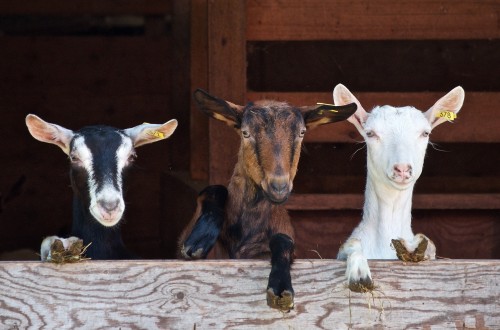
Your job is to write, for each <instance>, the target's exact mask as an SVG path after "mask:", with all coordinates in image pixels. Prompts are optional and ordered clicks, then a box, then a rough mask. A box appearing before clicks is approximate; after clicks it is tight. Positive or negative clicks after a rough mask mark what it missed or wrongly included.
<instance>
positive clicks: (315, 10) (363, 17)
mask: <svg viewBox="0 0 500 330" xmlns="http://www.w3.org/2000/svg"><path fill="white" fill-rule="evenodd" d="M499 11H500V3H499V2H498V1H460V2H457V1H454V0H424V1H412V0H381V1H376V2H373V1H370V0H353V1H351V0H336V1H324V0H309V1H302V0H290V1H287V2H286V5H285V4H284V3H283V2H282V1H280V0H269V1H266V2H262V1H258V0H249V1H248V16H247V19H248V31H247V38H248V39H249V40H270V41H272V40H276V41H282V40H387V39H393V40H397V39H428V40H430V39H492V38H499V37H500V25H499V24H498V19H499Z"/></svg>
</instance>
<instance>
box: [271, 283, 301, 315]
mask: <svg viewBox="0 0 500 330" xmlns="http://www.w3.org/2000/svg"><path fill="white" fill-rule="evenodd" d="M267 305H268V306H269V307H271V308H276V309H279V310H280V311H283V312H289V311H290V310H291V309H293V306H294V303H293V292H290V291H288V290H285V291H283V292H282V293H281V295H279V296H277V295H275V294H274V290H273V289H272V288H269V289H267Z"/></svg>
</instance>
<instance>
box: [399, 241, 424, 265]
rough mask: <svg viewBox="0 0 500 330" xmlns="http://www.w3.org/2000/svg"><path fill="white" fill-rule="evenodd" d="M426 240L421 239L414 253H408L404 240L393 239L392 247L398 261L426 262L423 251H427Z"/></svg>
mask: <svg viewBox="0 0 500 330" xmlns="http://www.w3.org/2000/svg"><path fill="white" fill-rule="evenodd" d="M428 242H429V241H428V240H427V239H425V238H422V240H421V241H420V243H419V244H418V246H417V248H416V249H415V251H413V252H410V251H408V249H407V248H406V246H405V242H404V240H399V239H393V240H392V246H393V247H394V249H395V250H396V255H397V256H398V259H399V260H401V261H404V262H421V261H424V260H426V259H427V258H426V256H425V251H426V250H427V244H428Z"/></svg>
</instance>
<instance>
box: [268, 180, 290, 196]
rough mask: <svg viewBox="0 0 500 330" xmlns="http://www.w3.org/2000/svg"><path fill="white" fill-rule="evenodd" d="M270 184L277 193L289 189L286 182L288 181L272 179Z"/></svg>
mask: <svg viewBox="0 0 500 330" xmlns="http://www.w3.org/2000/svg"><path fill="white" fill-rule="evenodd" d="M270 186H271V188H272V189H273V190H274V191H276V192H277V193H283V192H285V191H287V189H288V183H286V182H277V181H272V182H271V183H270Z"/></svg>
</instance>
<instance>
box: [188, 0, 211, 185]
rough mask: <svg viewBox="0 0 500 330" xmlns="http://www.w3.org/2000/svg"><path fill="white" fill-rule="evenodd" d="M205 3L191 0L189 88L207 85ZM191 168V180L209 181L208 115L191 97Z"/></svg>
mask: <svg viewBox="0 0 500 330" xmlns="http://www.w3.org/2000/svg"><path fill="white" fill-rule="evenodd" d="M207 15H208V4H207V0H191V52H190V54H191V88H190V91H189V92H190V93H192V92H194V91H195V90H196V89H197V88H202V89H205V90H206V89H208V17H207ZM190 115H191V116H190V130H189V132H190V148H191V149H190V151H191V161H190V172H191V177H192V178H193V179H194V180H203V181H208V167H209V166H208V160H209V155H208V150H209V143H208V116H206V115H205V114H203V113H202V112H201V111H200V109H199V108H198V106H197V105H196V104H195V102H194V100H193V98H192V97H191V108H190Z"/></svg>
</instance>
